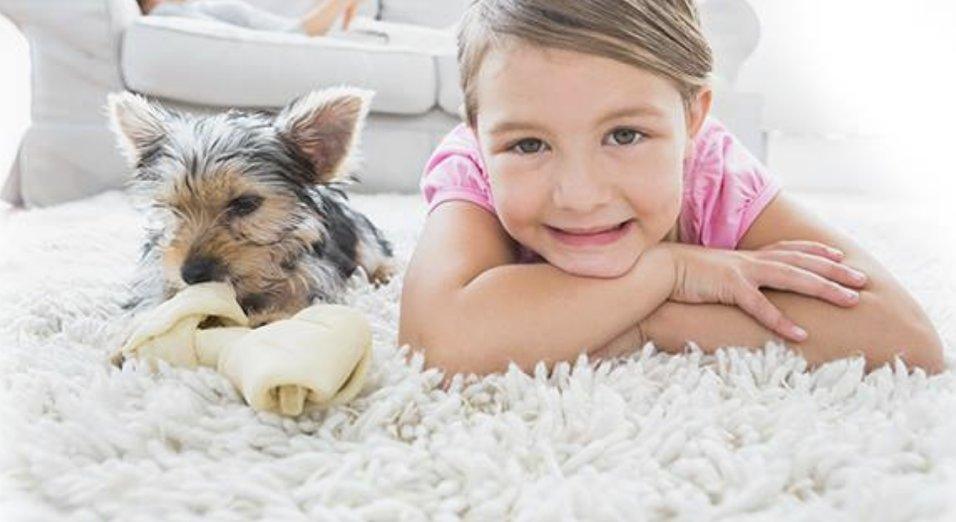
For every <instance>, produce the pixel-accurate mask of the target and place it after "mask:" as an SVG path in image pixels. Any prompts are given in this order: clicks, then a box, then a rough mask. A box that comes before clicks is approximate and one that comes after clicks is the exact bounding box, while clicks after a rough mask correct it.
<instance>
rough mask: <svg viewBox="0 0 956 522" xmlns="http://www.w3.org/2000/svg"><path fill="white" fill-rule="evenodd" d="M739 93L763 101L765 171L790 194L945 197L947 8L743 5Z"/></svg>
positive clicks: (952, 39) (872, 3) (953, 74)
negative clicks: (755, 32)
mask: <svg viewBox="0 0 956 522" xmlns="http://www.w3.org/2000/svg"><path fill="white" fill-rule="evenodd" d="M750 3H751V5H752V6H753V7H754V9H755V10H756V11H757V15H758V16H759V18H760V20H761V25H762V36H761V41H760V45H759V47H758V48H757V50H756V51H755V53H754V55H753V56H752V58H751V60H750V61H749V62H748V63H747V64H746V65H745V66H744V68H743V69H742V70H741V73H740V76H739V78H738V82H739V83H738V86H739V87H740V88H742V89H744V90H752V91H756V92H760V93H762V94H763V95H764V96H765V98H766V106H765V111H764V125H765V128H766V129H768V130H770V131H771V134H770V136H769V143H768V160H767V162H768V164H769V166H770V167H771V168H772V169H774V170H776V171H777V172H778V173H779V174H780V175H781V176H782V177H783V178H784V179H785V182H786V183H787V185H788V186H790V187H803V188H811V189H829V190H833V189H837V190H848V191H866V192H870V191H874V192H879V193H891V194H899V193H904V194H908V195H919V196H933V195H936V194H947V195H948V196H949V197H952V195H953V194H954V191H956V181H954V180H956V167H954V166H953V164H952V162H951V160H949V157H950V151H951V150H952V149H953V147H954V139H956V131H954V127H953V126H954V124H956V94H954V88H956V2H953V0H905V1H900V0H895V1H889V0H799V1H797V0H750Z"/></svg>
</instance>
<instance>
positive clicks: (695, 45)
mask: <svg viewBox="0 0 956 522" xmlns="http://www.w3.org/2000/svg"><path fill="white" fill-rule="evenodd" d="M512 39H516V40H518V41H523V42H528V43H532V44H535V45H540V46H543V47H551V48H557V49H564V50H570V51H576V52H581V53H587V54H593V55H597V56H602V57H606V58H611V59H613V60H617V61H620V62H623V63H627V64H630V65H634V66H636V67H640V68H642V69H645V70H648V71H651V72H654V73H657V74H659V75H661V76H663V77H664V78H667V79H669V80H670V81H671V82H673V84H674V86H675V87H676V88H677V90H678V92H680V95H681V99H682V100H683V102H684V108H685V113H688V112H689V110H690V104H691V101H692V100H693V98H694V96H696V94H697V93H698V92H699V91H700V89H701V88H702V87H705V86H707V85H709V83H710V75H711V73H712V71H713V65H714V63H713V62H714V59H713V53H712V51H711V47H710V44H709V43H708V42H707V39H706V37H705V36H704V34H703V31H702V29H701V25H700V15H699V14H698V11H697V7H696V5H694V0H473V2H472V4H471V6H470V7H469V8H468V10H467V11H466V12H465V14H464V16H463V17H462V20H461V25H460V26H459V28H458V64H459V68H460V71H461V78H460V79H461V88H462V92H463V93H464V96H465V117H466V119H467V121H468V124H469V125H470V126H471V127H475V122H476V120H477V110H478V104H477V99H476V93H475V78H476V77H477V75H478V71H479V69H480V68H481V63H482V61H483V60H484V57H485V56H486V55H487V54H488V51H489V50H490V49H492V48H494V47H496V46H499V45H501V44H503V43H505V42H506V41H509V40H512Z"/></svg>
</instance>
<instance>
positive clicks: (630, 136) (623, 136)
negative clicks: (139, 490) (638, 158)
mask: <svg viewBox="0 0 956 522" xmlns="http://www.w3.org/2000/svg"><path fill="white" fill-rule="evenodd" d="M639 135H642V134H641V133H640V132H637V131H636V130H634V129H626V128H622V129H615V130H614V131H612V132H611V133H610V134H608V136H611V137H613V138H614V141H615V142H616V143H617V144H618V145H630V144H631V143H634V142H635V141H636V140H637V137H638V136H639Z"/></svg>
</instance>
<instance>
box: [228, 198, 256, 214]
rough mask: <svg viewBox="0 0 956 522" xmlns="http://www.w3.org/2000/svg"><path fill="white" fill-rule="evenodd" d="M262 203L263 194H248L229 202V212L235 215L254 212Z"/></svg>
mask: <svg viewBox="0 0 956 522" xmlns="http://www.w3.org/2000/svg"><path fill="white" fill-rule="evenodd" d="M261 204H262V196H257V195H255V194H246V195H244V196H239V197H238V198H236V199H234V200H232V201H230V202H229V212H231V213H232V214H233V215H235V216H247V215H249V214H252V213H253V212H255V211H256V209H258V208H259V206H260V205H261Z"/></svg>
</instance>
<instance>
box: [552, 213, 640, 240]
mask: <svg viewBox="0 0 956 522" xmlns="http://www.w3.org/2000/svg"><path fill="white" fill-rule="evenodd" d="M633 226H634V219H629V220H627V221H624V222H621V223H618V224H617V225H613V226H610V227H607V226H604V227H591V228H578V229H574V228H556V227H552V226H550V225H545V228H547V229H548V232H549V233H550V234H551V236H552V237H554V238H555V239H557V240H558V241H560V242H562V243H564V244H567V245H571V246H601V245H608V244H611V243H614V242H615V241H617V240H618V239H620V238H622V237H624V236H625V235H626V234H627V233H628V232H630V230H631V228H632V227H633Z"/></svg>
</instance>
